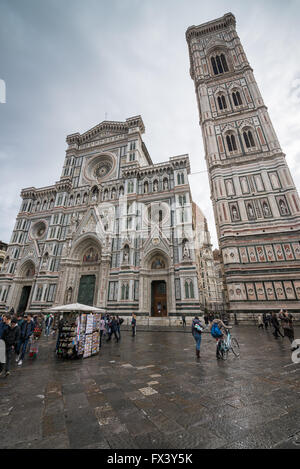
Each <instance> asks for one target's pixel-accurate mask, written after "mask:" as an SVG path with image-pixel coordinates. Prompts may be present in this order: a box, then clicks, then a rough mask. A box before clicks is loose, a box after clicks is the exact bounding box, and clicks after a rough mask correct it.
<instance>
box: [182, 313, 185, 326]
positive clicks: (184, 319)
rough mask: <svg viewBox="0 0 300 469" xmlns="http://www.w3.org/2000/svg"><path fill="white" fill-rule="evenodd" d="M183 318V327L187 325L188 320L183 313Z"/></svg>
mask: <svg viewBox="0 0 300 469" xmlns="http://www.w3.org/2000/svg"><path fill="white" fill-rule="evenodd" d="M181 319H182V325H183V327H185V326H186V321H185V315H184V314H182V316H181Z"/></svg>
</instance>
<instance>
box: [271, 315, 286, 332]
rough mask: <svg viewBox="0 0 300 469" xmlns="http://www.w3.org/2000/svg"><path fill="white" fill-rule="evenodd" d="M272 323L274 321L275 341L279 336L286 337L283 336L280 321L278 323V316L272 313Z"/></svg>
mask: <svg viewBox="0 0 300 469" xmlns="http://www.w3.org/2000/svg"><path fill="white" fill-rule="evenodd" d="M271 321H272V326H273V327H274V332H273V335H274V337H275V339H278V337H279V336H281V337H284V336H283V335H282V334H281V331H280V324H279V321H278V318H277V314H276V313H275V312H273V313H272V317H271Z"/></svg>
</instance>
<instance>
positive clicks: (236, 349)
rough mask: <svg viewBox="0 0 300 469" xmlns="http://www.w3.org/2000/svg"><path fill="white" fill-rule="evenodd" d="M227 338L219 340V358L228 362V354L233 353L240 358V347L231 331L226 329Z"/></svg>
mask: <svg viewBox="0 0 300 469" xmlns="http://www.w3.org/2000/svg"><path fill="white" fill-rule="evenodd" d="M226 333H227V338H226V339H225V340H224V339H223V338H221V339H219V340H218V343H217V356H218V355H219V356H220V358H222V360H227V358H228V352H229V351H231V352H232V353H233V354H234V355H235V356H236V357H239V356H240V346H239V343H238V341H237V339H236V338H235V337H232V336H231V333H230V330H229V329H226Z"/></svg>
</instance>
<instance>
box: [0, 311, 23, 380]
mask: <svg viewBox="0 0 300 469" xmlns="http://www.w3.org/2000/svg"><path fill="white" fill-rule="evenodd" d="M17 323H18V321H17V320H16V319H15V318H13V319H12V320H11V319H10V317H9V318H7V320H6V324H7V327H6V328H5V330H4V332H3V334H2V340H4V342H5V360H6V362H5V367H4V366H3V363H0V374H2V373H3V370H4V368H5V376H8V375H9V374H10V371H9V368H10V361H11V356H12V353H13V351H14V348H15V347H16V344H17V343H18V340H19V335H20V328H19V326H18V324H17Z"/></svg>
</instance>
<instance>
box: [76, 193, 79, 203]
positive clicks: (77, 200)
mask: <svg viewBox="0 0 300 469" xmlns="http://www.w3.org/2000/svg"><path fill="white" fill-rule="evenodd" d="M79 204H80V194H77V196H76V205H79Z"/></svg>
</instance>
